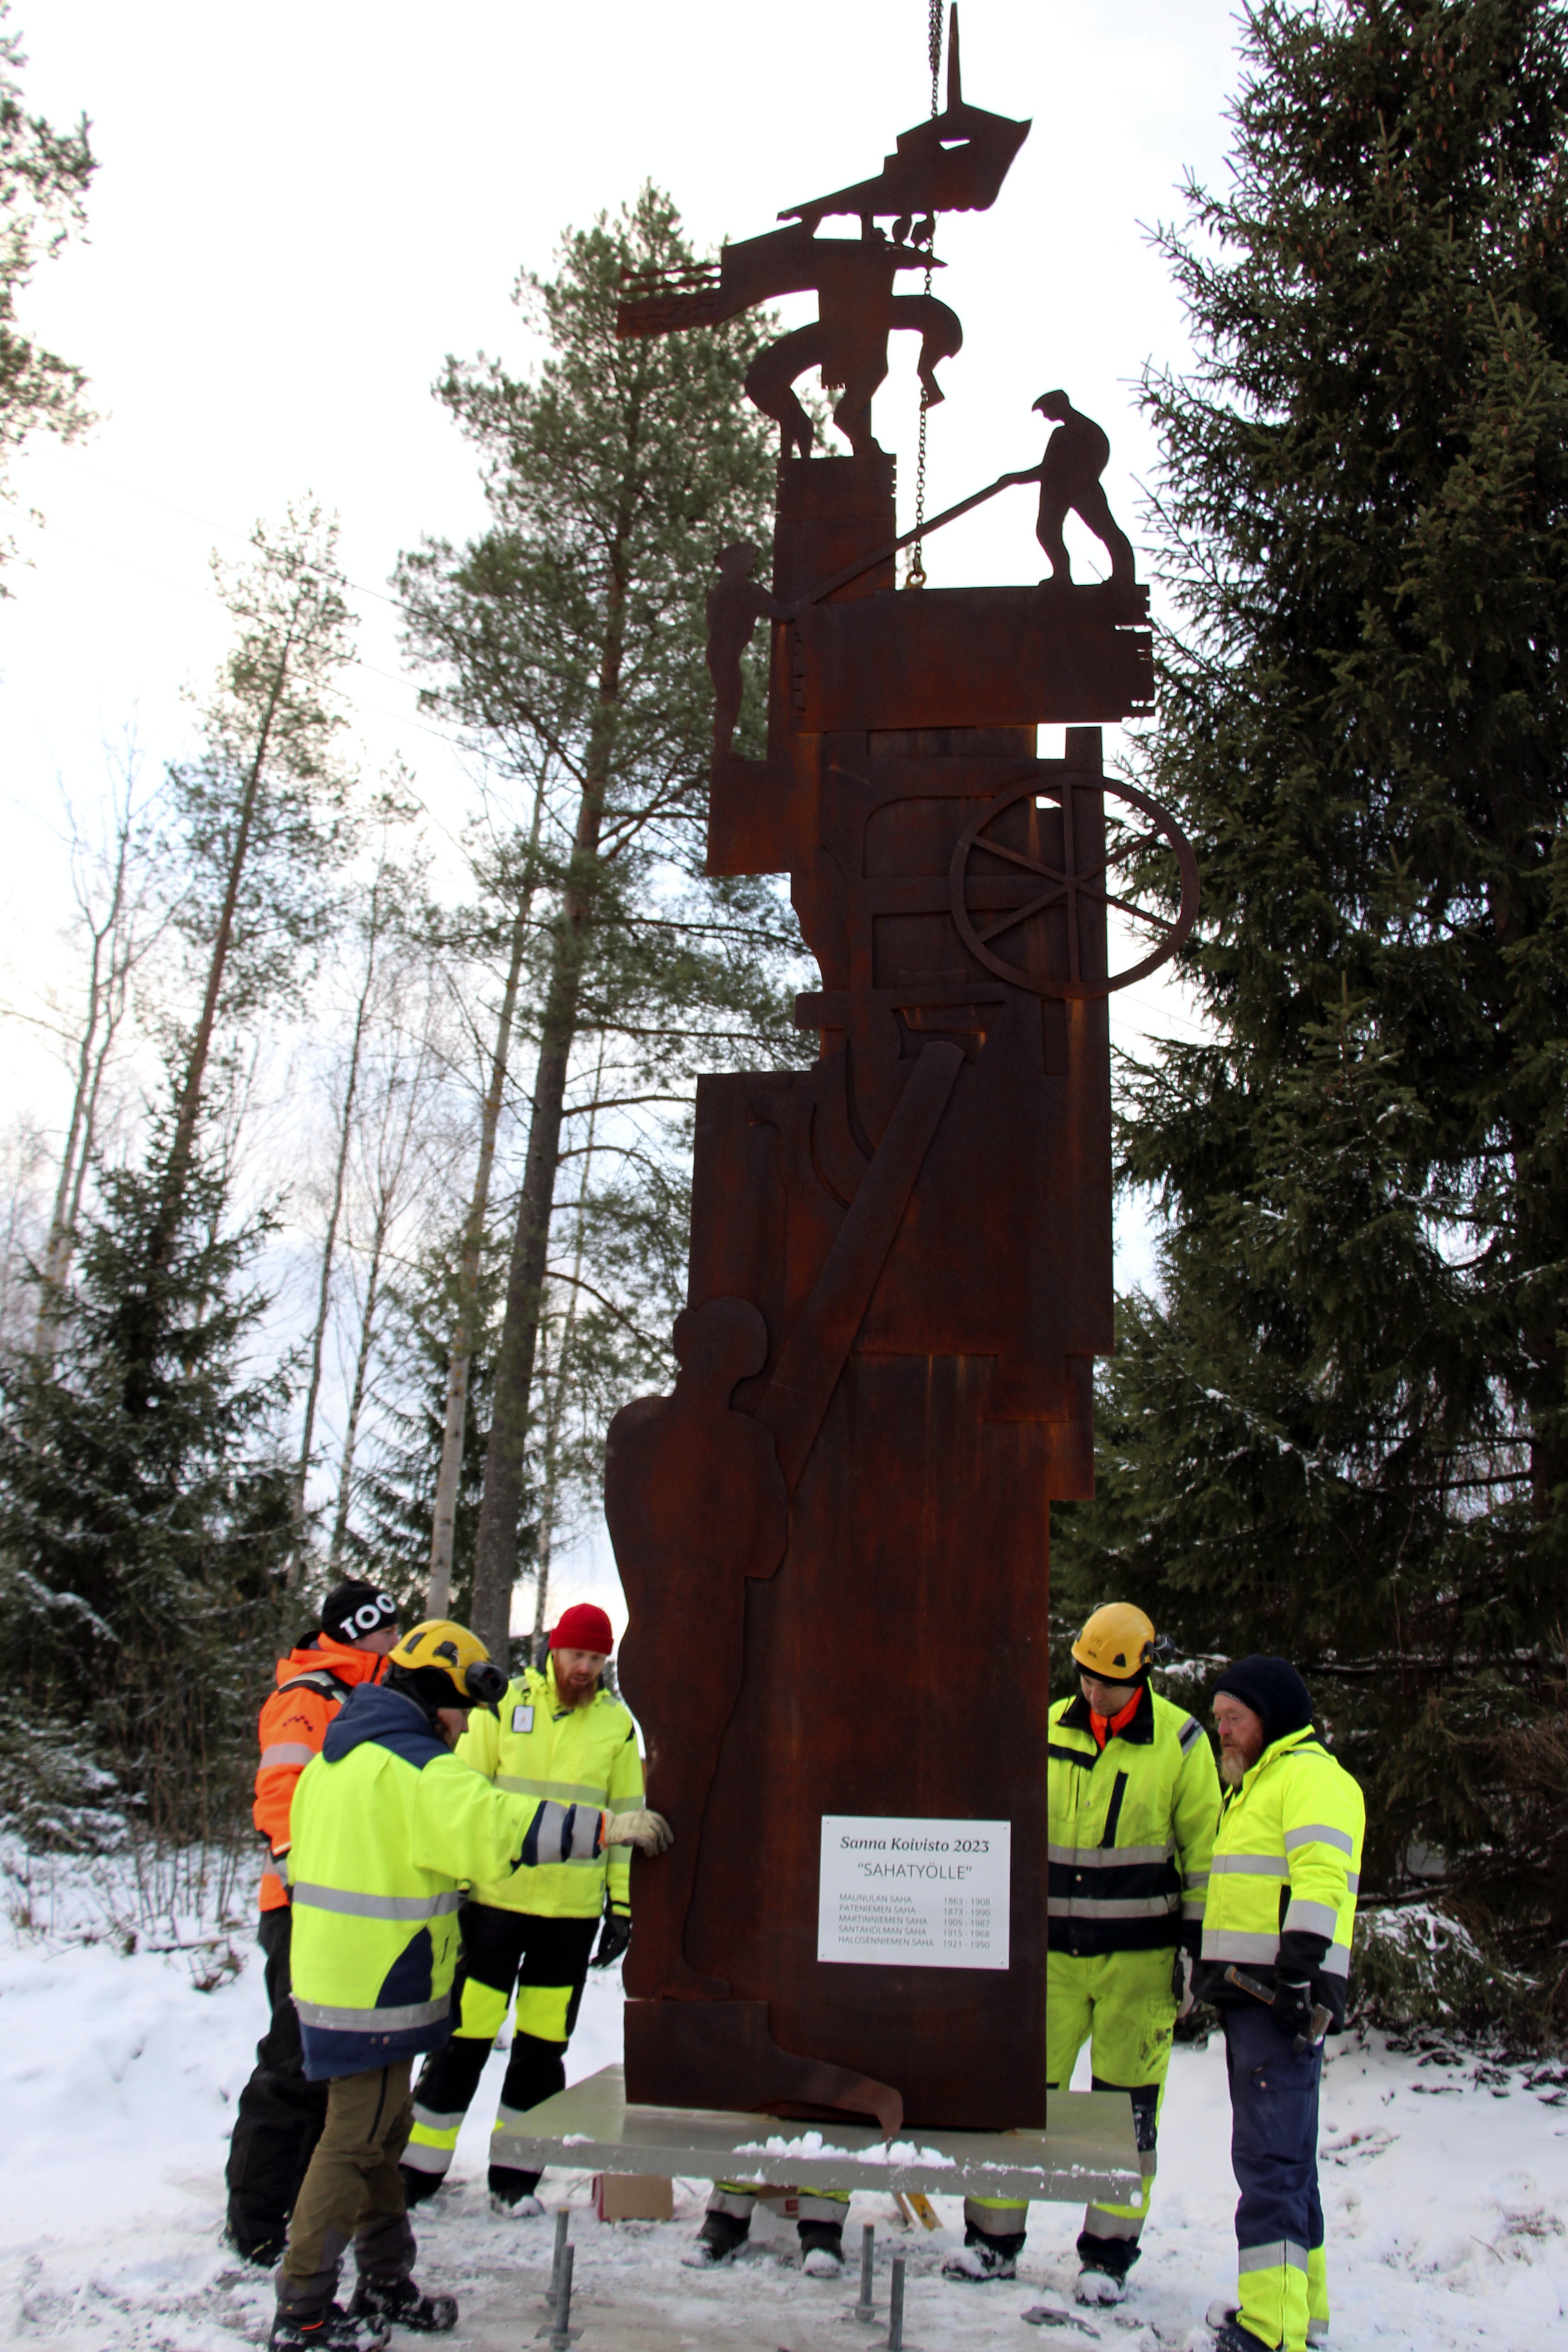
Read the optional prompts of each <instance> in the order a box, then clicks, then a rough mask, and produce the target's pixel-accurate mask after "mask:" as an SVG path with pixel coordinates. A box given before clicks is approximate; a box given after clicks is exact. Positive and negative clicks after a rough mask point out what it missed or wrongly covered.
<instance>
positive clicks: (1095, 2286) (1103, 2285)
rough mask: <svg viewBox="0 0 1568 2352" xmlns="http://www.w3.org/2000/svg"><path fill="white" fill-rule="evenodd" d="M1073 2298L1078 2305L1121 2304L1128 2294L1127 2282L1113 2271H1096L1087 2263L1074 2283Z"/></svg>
mask: <svg viewBox="0 0 1568 2352" xmlns="http://www.w3.org/2000/svg"><path fill="white" fill-rule="evenodd" d="M1072 2291H1073V2297H1074V2300H1075V2301H1076V2302H1078V2303H1121V2302H1122V2301H1124V2299H1125V2297H1126V2294H1127V2281H1126V2280H1125V2279H1124V2278H1118V2277H1117V2276H1116V2274H1115V2273H1114V2272H1112V2271H1101V2270H1096V2269H1095V2268H1094V2266H1093V2264H1092V2263H1085V2265H1084V2267H1083V2269H1082V2270H1081V2271H1079V2274H1078V2277H1077V2278H1076V2279H1075V2280H1074V2282H1073V2290H1072Z"/></svg>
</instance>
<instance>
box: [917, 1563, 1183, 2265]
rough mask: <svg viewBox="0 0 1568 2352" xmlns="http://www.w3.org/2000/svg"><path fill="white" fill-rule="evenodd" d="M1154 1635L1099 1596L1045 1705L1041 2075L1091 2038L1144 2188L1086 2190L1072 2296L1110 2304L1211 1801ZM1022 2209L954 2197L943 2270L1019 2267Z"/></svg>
mask: <svg viewBox="0 0 1568 2352" xmlns="http://www.w3.org/2000/svg"><path fill="white" fill-rule="evenodd" d="M1159 1647H1160V1645H1159V1644H1158V1643H1156V1640H1155V1635H1154V1628H1153V1626H1152V1623H1151V1622H1150V1621H1149V1619H1148V1618H1147V1617H1146V1616H1145V1615H1144V1613H1143V1612H1142V1609H1135V1608H1133V1607H1131V1605H1130V1604H1129V1603H1127V1602H1126V1601H1112V1602H1110V1604H1109V1605H1108V1606H1107V1607H1105V1608H1103V1609H1097V1610H1096V1611H1095V1612H1094V1614H1093V1615H1092V1616H1091V1617H1090V1618H1089V1622H1088V1623H1087V1624H1086V1625H1085V1627H1084V1629H1083V1631H1082V1633H1080V1634H1079V1637H1078V1640H1077V1641H1076V1642H1075V1643H1073V1651H1072V1654H1073V1659H1074V1662H1075V1664H1077V1666H1078V1669H1079V1677H1078V1679H1079V1689H1078V1694H1077V1696H1073V1697H1070V1698H1064V1699H1058V1702H1057V1704H1056V1705H1055V1706H1053V1707H1052V1709H1051V1712H1050V1734H1049V1738H1048V1741H1047V1761H1046V1771H1047V1821H1048V1829H1049V1843H1050V1851H1049V1854H1048V1857H1047V1868H1048V1872H1049V1878H1048V1883H1047V1901H1048V1907H1049V1916H1050V1936H1051V1944H1050V1951H1049V1954H1048V1956H1047V1963H1046V2018H1045V2029H1046V2079H1047V2084H1049V2086H1050V2088H1051V2089H1052V2090H1058V2089H1061V2090H1065V2089H1066V2087H1067V2085H1068V2083H1069V2082H1070V2081H1071V2079H1072V2071H1073V2068H1074V2066H1075V2065H1076V2063H1078V2054H1079V2051H1080V2050H1081V2049H1082V2047H1083V2045H1084V2043H1085V2042H1088V2043H1089V2063H1090V2064H1091V2065H1092V2067H1093V2069H1094V2077H1093V2079H1094V2087H1095V2089H1096V2090H1097V2091H1125V2092H1127V2093H1128V2095H1129V2096H1130V2098H1131V2105H1132V2122H1133V2128H1134V2132H1135V2135H1136V2137H1137V2143H1138V2155H1139V2162H1140V2166H1141V2168H1142V2193H1141V2195H1140V2196H1139V2198H1138V2200H1137V2201H1136V2203H1131V2202H1130V2203H1127V2204H1124V2205H1118V2204H1112V2203H1110V2202H1109V2201H1106V2202H1101V2201H1100V2200H1095V2201H1094V2202H1093V2203H1091V2204H1090V2205H1089V2206H1088V2207H1087V2209H1086V2210H1085V2212H1084V2217H1083V2228H1082V2230H1081V2231H1079V2241H1078V2258H1079V2263H1080V2264H1081V2265H1082V2267H1081V2268H1080V2270H1079V2275H1078V2282H1077V2286H1076V2289H1075V2292H1076V2294H1077V2296H1078V2300H1079V2303H1088V2304H1097V2303H1120V2302H1121V2298H1122V2296H1123V2295H1124V2294H1126V2292H1127V2274H1128V2273H1129V2272H1130V2271H1131V2268H1132V2265H1133V2263H1135V2262H1136V2261H1137V2260H1138V2255H1139V2251H1140V2249H1139V2238H1140V2235H1141V2233H1142V2228H1143V2223H1144V2221H1145V2219H1146V2218H1147V2214H1148V2207H1149V2196H1150V2192H1151V2190H1152V2187H1153V2180H1154V2162H1155V2155H1154V2151H1155V2139H1156V2134H1157V2128H1158V2123H1159V2114H1160V2103H1161V2100H1162V2099H1163V2095H1164V2088H1165V2073H1166V2069H1167V2068H1168V2066H1169V2065H1170V2063H1171V2036H1172V2029H1173V2026H1174V2024H1175V2021H1176V2013H1177V2010H1178V2008H1179V2006H1180V2004H1181V2002H1182V2000H1183V1983H1182V1979H1183V1972H1184V1968H1190V1966H1191V1959H1192V1956H1193V1955H1194V1954H1195V1952H1196V1949H1197V1940H1198V1922H1199V1920H1200V1918H1201V1916H1202V1914H1203V1905H1204V1895H1205V1889H1206V1887H1207V1885H1208V1864H1209V1849H1210V1847H1211V1846H1212V1845H1213V1843H1214V1834H1215V1821H1216V1819H1217V1816H1218V1813H1219V1781H1218V1778H1217V1776H1216V1774H1215V1761H1214V1752H1213V1750H1212V1749H1211V1748H1210V1746H1209V1743H1208V1741H1207V1739H1206V1738H1205V1736H1204V1732H1203V1728H1202V1727H1201V1725H1199V1724H1197V1723H1195V1722H1194V1719H1193V1717H1191V1716H1190V1715H1188V1714H1187V1713H1186V1711H1185V1710H1184V1708H1182V1707H1179V1706H1174V1705H1173V1703H1172V1701H1171V1700H1169V1699H1167V1698H1163V1697H1161V1696H1160V1694H1159V1693H1158V1692H1157V1691H1155V1690H1152V1688H1151V1687H1150V1684H1149V1675H1150V1670H1151V1668H1152V1665H1153V1664H1154V1661H1155V1657H1156V1654H1157V1652H1158V1650H1159ZM1027 2218H1028V2208H1027V2207H1026V2206H1024V2205H1019V2204H1014V2203H1009V2202H1007V2201H1006V2200H1005V2199H1002V2198H995V2197H969V2198H966V2199H965V2200H964V2206H963V2220H964V2233H963V2234H964V2243H963V2247H962V2249H961V2250H960V2251H959V2252H956V2253H953V2254H950V2255H949V2257H948V2259H947V2261H946V2262H945V2263H943V2264H942V2270H943V2273H944V2274H945V2275H946V2276H947V2277H949V2278H959V2279H969V2280H973V2281H975V2282H984V2281H985V2280H989V2279H1007V2278H1013V2277H1015V2276H1016V2273H1017V2267H1018V2256H1019V2254H1020V2253H1021V2252H1022V2251H1023V2246H1024V2228H1025V2223H1026V2220H1027Z"/></svg>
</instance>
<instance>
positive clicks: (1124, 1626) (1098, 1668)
mask: <svg viewBox="0 0 1568 2352" xmlns="http://www.w3.org/2000/svg"><path fill="white" fill-rule="evenodd" d="M1162 1646H1163V1645H1162V1644H1160V1643H1156V1641H1155V1639H1154V1628H1153V1625H1152V1622H1151V1621H1150V1619H1149V1618H1147V1617H1145V1616H1144V1614H1143V1612H1142V1609H1134V1608H1133V1606H1132V1604H1131V1601H1107V1603H1106V1605H1105V1607H1104V1608H1103V1609H1097V1610H1096V1611H1095V1612H1094V1614H1093V1616H1092V1617H1091V1618H1090V1619H1089V1622H1088V1624H1087V1625H1086V1626H1085V1627H1084V1629H1083V1631H1082V1633H1080V1634H1079V1637H1078V1640H1077V1641H1076V1642H1075V1643H1073V1645H1072V1654H1073V1656H1074V1657H1075V1658H1076V1659H1077V1660H1078V1663H1079V1665H1080V1666H1081V1667H1082V1668H1083V1670H1084V1673H1085V1674H1086V1675H1095V1676H1096V1677H1097V1678H1098V1680H1100V1682H1105V1683H1129V1682H1131V1681H1132V1680H1133V1678H1134V1676H1135V1675H1140V1674H1142V1671H1143V1668H1144V1667H1145V1666H1148V1665H1152V1664H1153V1662H1154V1659H1155V1656H1156V1654H1158V1653H1159V1651H1160V1650H1161V1648H1162ZM393 1654H394V1656H395V1655H396V1652H394V1653H393Z"/></svg>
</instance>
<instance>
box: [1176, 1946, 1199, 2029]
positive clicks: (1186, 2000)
mask: <svg viewBox="0 0 1568 2352" xmlns="http://www.w3.org/2000/svg"><path fill="white" fill-rule="evenodd" d="M1193 1975H1194V1960H1193V1956H1192V1954H1191V1952H1189V1951H1188V1950H1187V1949H1186V1948H1185V1946H1184V1945H1182V1944H1178V1945H1177V1947H1176V1953H1175V1958H1174V1960H1173V1963H1172V1967H1171V1990H1172V1991H1173V1993H1174V1995H1175V1997H1176V2015H1177V2016H1178V2017H1185V2016H1186V2014H1187V2012H1188V2011H1189V2010H1190V2009H1191V2008H1192V2005H1193Z"/></svg>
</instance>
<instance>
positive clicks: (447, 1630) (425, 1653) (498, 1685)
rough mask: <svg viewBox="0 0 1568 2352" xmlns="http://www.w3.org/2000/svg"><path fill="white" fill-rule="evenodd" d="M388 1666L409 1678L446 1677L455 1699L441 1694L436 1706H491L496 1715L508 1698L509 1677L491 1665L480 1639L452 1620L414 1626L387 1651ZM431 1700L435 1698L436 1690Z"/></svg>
mask: <svg viewBox="0 0 1568 2352" xmlns="http://www.w3.org/2000/svg"><path fill="white" fill-rule="evenodd" d="M386 1663H387V1664H388V1666H400V1667H401V1668H402V1669H403V1671H404V1673H405V1674H408V1675H424V1674H434V1675H445V1676H446V1678H447V1681H448V1682H449V1683H450V1684H451V1685H452V1695H451V1696H450V1697H449V1698H448V1697H447V1694H446V1693H445V1692H444V1691H443V1692H441V1694H440V1696H439V1700H438V1702H437V1703H438V1704H439V1705H440V1706H488V1707H489V1710H490V1712H491V1713H492V1714H494V1712H495V1709H496V1705H497V1702H498V1701H499V1700H500V1699H501V1698H503V1697H504V1696H505V1695H506V1676H505V1675H503V1674H502V1672H501V1670H500V1667H499V1666H498V1665H495V1664H492V1663H491V1659H490V1654H489V1651H488V1650H487V1649H486V1647H485V1645H484V1643H482V1642H481V1641H480V1639H479V1635H478V1634H477V1633H469V1631H468V1627H467V1626H466V1625H459V1624H457V1623H456V1622H454V1621H453V1619H451V1618H450V1617H426V1620H425V1622H424V1623H423V1624H421V1625H415V1626H413V1627H412V1628H411V1629H410V1630H409V1632H407V1633H405V1635H404V1636H403V1639H402V1641H401V1642H399V1643H398V1644H397V1647H396V1648H395V1650H390V1651H388V1653H387V1659H386ZM427 1687H429V1686H428V1685H427ZM431 1696H432V1698H434V1697H435V1693H434V1690H432V1693H431Z"/></svg>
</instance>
